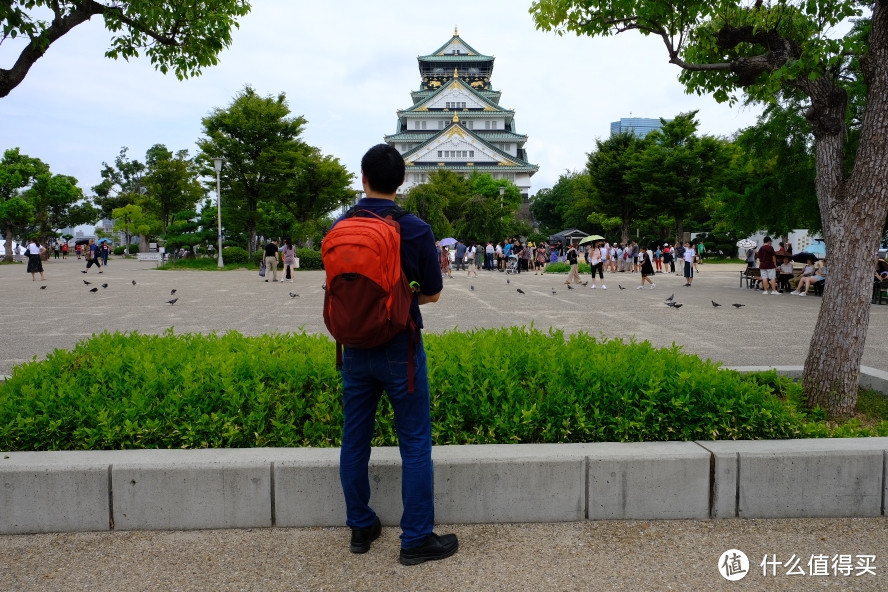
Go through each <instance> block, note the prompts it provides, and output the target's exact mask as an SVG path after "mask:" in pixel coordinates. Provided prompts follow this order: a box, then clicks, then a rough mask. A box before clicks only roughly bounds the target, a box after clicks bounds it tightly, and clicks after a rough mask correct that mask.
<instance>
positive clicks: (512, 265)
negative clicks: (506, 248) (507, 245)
mask: <svg viewBox="0 0 888 592" xmlns="http://www.w3.org/2000/svg"><path fill="white" fill-rule="evenodd" d="M506 273H518V256H517V255H509V258H508V259H507V260H506Z"/></svg>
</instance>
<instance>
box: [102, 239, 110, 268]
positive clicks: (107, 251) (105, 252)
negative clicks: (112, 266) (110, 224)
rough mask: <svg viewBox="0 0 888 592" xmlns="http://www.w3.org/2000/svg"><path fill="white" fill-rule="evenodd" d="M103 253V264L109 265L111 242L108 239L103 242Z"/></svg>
mask: <svg viewBox="0 0 888 592" xmlns="http://www.w3.org/2000/svg"><path fill="white" fill-rule="evenodd" d="M101 254H102V265H104V266H105V267H108V255H110V254H111V243H109V242H108V241H103V242H102V250H101Z"/></svg>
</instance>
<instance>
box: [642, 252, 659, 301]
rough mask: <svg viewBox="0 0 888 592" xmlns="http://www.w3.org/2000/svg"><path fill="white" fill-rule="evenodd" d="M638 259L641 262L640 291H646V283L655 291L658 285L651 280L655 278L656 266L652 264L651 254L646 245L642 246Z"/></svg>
mask: <svg viewBox="0 0 888 592" xmlns="http://www.w3.org/2000/svg"><path fill="white" fill-rule="evenodd" d="M638 258H639V261H640V263H639V265H638V268H639V271H640V272H641V285H640V286H638V289H639V290H644V283H645V282H647V283H649V284H650V285H651V290H653V289H654V288H656V287H657V284H655V283H654V280H652V279H651V278H652V277H654V265H653V263H652V262H651V252H650V251H649V250H648V248H647V247H645V246H644V245H641V247H640V248H639V253H638Z"/></svg>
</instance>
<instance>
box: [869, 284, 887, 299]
mask: <svg viewBox="0 0 888 592" xmlns="http://www.w3.org/2000/svg"><path fill="white" fill-rule="evenodd" d="M883 300H884V301H885V304H888V280H882V281H880V282H873V300H872V303H873V304H882V301H883Z"/></svg>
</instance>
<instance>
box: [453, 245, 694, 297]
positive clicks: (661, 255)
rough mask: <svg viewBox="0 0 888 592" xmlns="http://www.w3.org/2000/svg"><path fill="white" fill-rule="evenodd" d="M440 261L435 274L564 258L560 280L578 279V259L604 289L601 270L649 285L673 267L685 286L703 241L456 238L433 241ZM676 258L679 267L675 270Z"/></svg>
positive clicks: (515, 267) (535, 265) (541, 268)
mask: <svg viewBox="0 0 888 592" xmlns="http://www.w3.org/2000/svg"><path fill="white" fill-rule="evenodd" d="M437 248H438V257H439V262H440V266H441V275H442V276H443V277H448V278H452V277H453V272H454V271H457V272H459V271H465V272H466V273H467V275H469V276H472V275H473V274H474V276H475V277H477V275H478V271H479V270H486V271H500V272H509V273H522V272H524V273H529V272H530V271H533V273H534V275H537V274H545V273H546V270H547V268H548V266H549V265H550V264H552V263H559V262H561V263H567V264H568V265H569V266H570V271H569V273H568V277H567V279H566V281H565V282H564V283H565V284H570V283H581V282H580V278H579V262H580V261H585V262H586V263H588V264H589V266H590V268H591V274H592V280H591V281H592V285H591V286H590V287H591V288H597V287H598V281H597V280H596V278H598V280H600V282H601V289H603V290H606V289H607V285H606V284H605V283H604V272H610V273H638V274H639V275H640V276H641V285H640V286H638V288H639V289H641V288H643V287H644V286H645V284H647V285H648V286H649V288H651V289H653V288H655V287H656V284H655V283H654V281H653V278H654V277H655V274H657V273H667V272H668V273H675V274H676V275H679V276H683V277H684V278H685V284H684V285H685V286H687V287H690V286H691V285H692V283H693V280H694V271H695V270H697V265H698V264H699V263H702V260H703V249H704V246H703V244H702V243H701V244H698V245H696V246H695V245H692V244H691V243H690V242H685V243H684V244H681V245H678V246H671V245H670V244H669V243H668V242H664V243H657V244H656V245H654V246H652V247H650V248H648V247H646V246H645V245H640V244H638V243H637V242H636V241H628V242H626V243H618V242H615V243H609V242H607V241H606V240H594V241H588V242H586V243H585V244H579V243H577V242H574V243H570V244H567V245H565V244H564V243H563V242H558V243H553V244H550V243H544V242H540V243H538V244H534V243H533V242H532V241H528V242H522V241H521V240H520V239H519V238H515V237H510V238H507V239H505V240H503V241H500V242H498V243H496V244H494V243H493V241H488V242H487V243H486V244H481V243H480V242H475V243H470V244H468V245H467V244H465V243H463V242H462V241H459V240H458V241H456V242H455V243H452V244H444V245H442V244H440V242H439V243H438V245H437ZM676 261H678V262H679V265H680V267H679V269H678V271H677V272H676Z"/></svg>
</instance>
